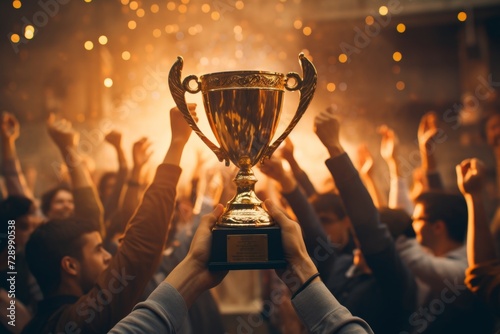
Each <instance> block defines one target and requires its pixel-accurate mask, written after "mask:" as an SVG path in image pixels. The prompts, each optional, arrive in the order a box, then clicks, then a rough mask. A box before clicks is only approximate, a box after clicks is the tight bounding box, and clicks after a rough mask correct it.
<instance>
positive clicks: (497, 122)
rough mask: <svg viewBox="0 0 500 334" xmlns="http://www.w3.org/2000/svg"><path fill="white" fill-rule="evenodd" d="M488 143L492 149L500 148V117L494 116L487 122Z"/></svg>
mask: <svg viewBox="0 0 500 334" xmlns="http://www.w3.org/2000/svg"><path fill="white" fill-rule="evenodd" d="M486 141H487V142H488V145H490V146H492V147H497V146H500V115H494V116H492V117H491V118H490V119H488V122H486Z"/></svg>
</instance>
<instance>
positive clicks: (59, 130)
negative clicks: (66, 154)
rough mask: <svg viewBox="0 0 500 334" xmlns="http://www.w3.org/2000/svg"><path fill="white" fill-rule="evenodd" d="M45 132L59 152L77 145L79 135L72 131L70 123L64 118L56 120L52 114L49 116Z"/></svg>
mask: <svg viewBox="0 0 500 334" xmlns="http://www.w3.org/2000/svg"><path fill="white" fill-rule="evenodd" d="M47 130H48V132H49V135H50V137H51V138H52V141H53V142H54V143H55V144H56V145H57V147H59V149H60V150H63V151H64V150H69V149H71V148H76V146H77V145H78V141H79V139H80V134H79V133H78V132H77V131H75V129H73V126H72V125H71V122H69V121H68V120H66V119H64V118H60V119H56V116H55V115H54V114H50V116H49V118H48V120H47Z"/></svg>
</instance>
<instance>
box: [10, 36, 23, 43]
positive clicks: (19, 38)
mask: <svg viewBox="0 0 500 334" xmlns="http://www.w3.org/2000/svg"><path fill="white" fill-rule="evenodd" d="M10 40H11V41H12V43H19V41H20V40H21V37H19V35H18V34H12V35H10Z"/></svg>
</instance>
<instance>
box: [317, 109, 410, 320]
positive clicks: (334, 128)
mask: <svg viewBox="0 0 500 334" xmlns="http://www.w3.org/2000/svg"><path fill="white" fill-rule="evenodd" d="M314 126H315V133H316V135H317V136H318V138H319V139H320V141H321V142H322V143H323V145H325V147H326V149H327V150H328V152H329V154H330V158H329V159H328V160H327V161H326V165H327V167H328V169H329V170H330V173H331V174H332V176H333V178H334V180H335V183H336V185H337V188H338V190H339V194H340V196H341V198H342V201H343V203H344V206H345V209H346V212H347V215H348V216H349V217H350V219H351V223H352V225H353V227H354V230H355V232H356V235H357V237H358V240H359V243H360V246H361V251H362V252H363V255H364V256H365V259H366V261H367V263H368V266H369V267H370V269H371V270H372V272H373V274H374V275H375V276H376V277H377V278H378V281H379V283H380V285H381V287H382V288H383V289H384V290H385V291H386V294H387V298H393V299H394V303H398V304H397V305H401V306H402V307H401V309H400V311H401V312H403V313H402V314H401V315H400V316H398V317H396V318H398V319H404V318H405V315H407V314H409V313H410V312H412V311H413V308H414V305H415V304H414V302H415V299H416V294H415V290H416V288H415V286H416V285H415V280H414V278H413V276H412V275H411V273H410V271H409V270H408V268H407V267H406V266H405V265H404V263H403V261H402V260H401V258H400V257H399V255H398V253H397V252H396V249H395V244H394V241H393V239H392V237H391V235H390V233H389V230H388V228H387V226H386V225H385V224H382V223H381V222H380V217H379V214H378V210H377V209H376V208H375V206H374V204H373V201H372V199H371V197H370V195H369V194H368V191H367V190H366V188H365V187H364V185H363V183H362V181H361V178H360V177H359V174H358V172H357V171H356V169H355V168H354V166H353V164H352V162H351V160H350V159H349V157H348V155H347V154H346V153H345V151H344V149H343V147H342V145H341V143H340V140H339V132H340V125H339V122H338V120H337V119H336V118H335V117H334V115H333V114H332V113H331V112H330V111H328V110H327V111H324V112H322V113H320V114H319V115H318V116H317V117H316V118H315V120H314ZM406 319H407V317H406Z"/></svg>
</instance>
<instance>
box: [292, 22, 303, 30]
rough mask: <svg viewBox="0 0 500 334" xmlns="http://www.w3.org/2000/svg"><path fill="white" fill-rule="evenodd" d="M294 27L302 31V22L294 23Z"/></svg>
mask: <svg viewBox="0 0 500 334" xmlns="http://www.w3.org/2000/svg"><path fill="white" fill-rule="evenodd" d="M293 27H294V28H295V29H300V28H302V21H301V20H295V21H293Z"/></svg>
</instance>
